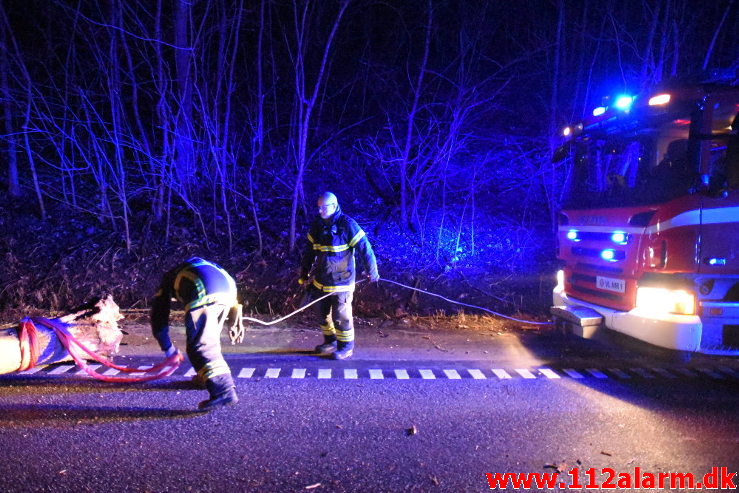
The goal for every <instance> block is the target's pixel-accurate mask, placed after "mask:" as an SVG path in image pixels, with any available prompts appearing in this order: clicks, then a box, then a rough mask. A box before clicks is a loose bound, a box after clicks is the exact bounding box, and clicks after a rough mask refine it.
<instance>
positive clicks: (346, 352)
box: [331, 341, 354, 359]
mask: <svg viewBox="0 0 739 493" xmlns="http://www.w3.org/2000/svg"><path fill="white" fill-rule="evenodd" d="M352 354H354V341H348V342H341V341H339V344H338V346H337V348H336V352H335V353H334V354H332V355H331V357H333V359H347V358H351V357H352Z"/></svg>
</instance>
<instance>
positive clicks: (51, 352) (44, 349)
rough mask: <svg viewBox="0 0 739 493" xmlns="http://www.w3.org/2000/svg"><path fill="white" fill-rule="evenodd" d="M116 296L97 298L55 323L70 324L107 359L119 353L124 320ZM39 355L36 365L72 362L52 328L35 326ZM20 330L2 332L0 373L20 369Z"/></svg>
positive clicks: (86, 344) (69, 327) (76, 333)
mask: <svg viewBox="0 0 739 493" xmlns="http://www.w3.org/2000/svg"><path fill="white" fill-rule="evenodd" d="M122 318H123V315H121V313H120V311H119V309H118V305H117V304H116V303H115V301H113V297H112V296H110V295H108V296H107V297H105V298H95V299H93V300H91V301H88V302H87V303H85V304H84V305H82V306H79V307H77V308H75V309H74V310H73V311H72V312H71V313H69V314H67V315H64V316H62V317H58V318H55V319H54V320H57V321H60V322H63V323H65V324H67V330H69V333H70V334H72V335H73V336H74V337H75V338H76V339H77V340H78V341H80V342H81V343H82V344H84V346H85V347H87V348H88V349H89V350H90V351H93V352H96V353H98V354H99V355H101V356H104V357H105V358H111V357H112V356H113V355H115V354H117V353H118V346H119V344H120V342H121V339H122V338H123V332H122V331H121V330H120V329H119V328H118V320H120V319H122ZM36 329H37V330H38V343H39V356H38V361H37V362H36V365H35V366H39V365H49V364H52V363H58V362H60V361H70V360H72V357H71V356H70V354H69V352H68V351H67V350H66V348H64V347H63V346H62V344H61V343H60V342H59V339H58V338H57V336H56V334H55V333H54V331H53V330H52V329H49V328H48V327H45V326H43V325H40V324H36ZM18 332H19V328H18V327H11V328H3V329H0V374H4V373H12V372H14V371H18V370H19V369H20V368H21V358H22V355H21V348H20V340H19V337H18Z"/></svg>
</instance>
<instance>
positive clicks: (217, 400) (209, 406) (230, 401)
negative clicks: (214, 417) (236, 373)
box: [198, 374, 239, 411]
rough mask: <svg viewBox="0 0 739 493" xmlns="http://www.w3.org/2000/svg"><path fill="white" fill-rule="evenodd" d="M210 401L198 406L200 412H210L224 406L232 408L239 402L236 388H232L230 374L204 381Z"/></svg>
mask: <svg viewBox="0 0 739 493" xmlns="http://www.w3.org/2000/svg"><path fill="white" fill-rule="evenodd" d="M206 386H207V387H208V393H210V399H208V400H206V401H203V402H201V403H200V404H198V409H200V410H201V411H212V410H214V409H218V408H221V407H226V406H234V405H236V403H238V402H239V396H237V395H236V387H235V386H234V383H233V379H232V378H231V374H228V375H218V376H216V377H213V378H211V379H208V380H207V381H206Z"/></svg>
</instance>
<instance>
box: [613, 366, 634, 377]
mask: <svg viewBox="0 0 739 493" xmlns="http://www.w3.org/2000/svg"><path fill="white" fill-rule="evenodd" d="M608 371H610V372H611V373H613V374H614V375H616V376H617V377H618V378H622V379H628V378H631V375H629V374H628V373H626V372H625V371H623V370H620V369H618V368H609V369H608Z"/></svg>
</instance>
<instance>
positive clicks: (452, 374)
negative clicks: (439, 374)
mask: <svg viewBox="0 0 739 493" xmlns="http://www.w3.org/2000/svg"><path fill="white" fill-rule="evenodd" d="M444 375H446V377H447V378H448V379H449V380H459V379H461V378H462V377H461V376H460V375H459V373H458V372H457V370H444Z"/></svg>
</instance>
